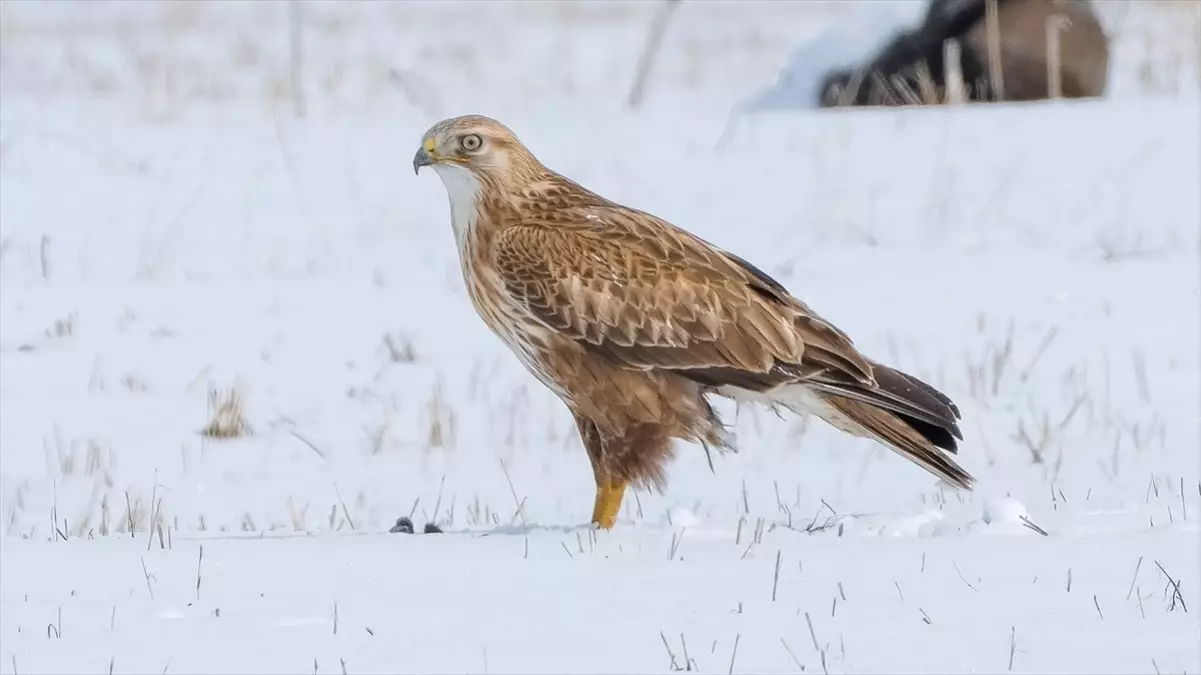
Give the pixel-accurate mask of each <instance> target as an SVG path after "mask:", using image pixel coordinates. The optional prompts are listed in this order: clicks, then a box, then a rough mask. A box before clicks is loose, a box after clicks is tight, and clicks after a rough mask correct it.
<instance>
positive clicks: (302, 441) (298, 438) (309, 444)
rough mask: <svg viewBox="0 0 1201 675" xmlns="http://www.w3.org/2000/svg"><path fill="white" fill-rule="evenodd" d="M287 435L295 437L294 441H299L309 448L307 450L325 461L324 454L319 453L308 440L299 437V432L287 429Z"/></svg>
mask: <svg viewBox="0 0 1201 675" xmlns="http://www.w3.org/2000/svg"><path fill="white" fill-rule="evenodd" d="M288 433H290V434H292V435H293V436H295V437H296V440H298V441H300V442H301V443H304V444H305V445H307V446H309V449H310V450H312V451H313V452H315V453H317V456H318V457H320V458H321V459H325V453H324V452H321V450H320V449H319V448H318V447H317V446H316V445H314V444H313V442H312V441H310V440H309V439H307V438H305V437H304V436H301V435H300V433H299V432H297V431H296V430H295V429H288Z"/></svg>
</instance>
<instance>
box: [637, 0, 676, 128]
mask: <svg viewBox="0 0 1201 675" xmlns="http://www.w3.org/2000/svg"><path fill="white" fill-rule="evenodd" d="M679 4H680V0H664V2H663V4H662V5H660V6H659V11H658V13H657V14H655V18H654V20H653V21H652V22H651V27H650V31H649V32H648V33H647V36H646V43H645V44H644V45H643V47H642V56H641V57H639V59H638V70H637V71H635V73H634V84H633V86H632V87H630V95H629V97H627V99H626V104H627V105H629V106H630V107H631V108H637V107H638V106H639V105H641V104H642V98H643V96H644V95H645V94H646V83H647V80H648V79H649V78H650V73H651V70H652V69H653V68H654V65H655V57H656V56H657V55H658V53H659V45H660V44H661V43H662V42H663V34H664V33H666V32H667V24H668V21H669V20H670V19H671V15H672V12H673V11H674V10H675V9H676V7H677V6H679Z"/></svg>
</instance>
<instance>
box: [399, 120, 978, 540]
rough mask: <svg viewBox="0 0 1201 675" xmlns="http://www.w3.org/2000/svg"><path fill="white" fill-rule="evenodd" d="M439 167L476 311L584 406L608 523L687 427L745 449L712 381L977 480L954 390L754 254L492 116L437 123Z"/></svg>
mask: <svg viewBox="0 0 1201 675" xmlns="http://www.w3.org/2000/svg"><path fill="white" fill-rule="evenodd" d="M425 166H428V167H431V168H432V169H433V170H434V171H435V172H437V174H438V177H439V178H441V179H442V183H443V184H444V185H445V187H446V191H447V194H448V196H449V198H450V220H451V226H452V228H453V230H454V236H455V242H456V244H457V245H458V250H459V260H460V263H461V267H462V272H463V279H464V282H465V284H466V288H467V292H468V295H469V297H470V298H471V302H472V304H473V305H474V307H475V309H476V311H477V312H478V313H479V315H480V317H481V318H482V319H483V320H484V322H485V323H486V324H487V325H488V327H489V328H490V329H491V330H492V332H494V333H495V334H496V335H497V336H498V337H499V338H500V339H501V340H502V341H503V342H504V343H505V344H506V345H507V346H508V347H509V348H510V349H511V350H512V351H513V352H514V353H515V354H516V356H517V358H518V359H519V360H520V361H521V363H522V364H523V365H524V366H525V368H526V369H527V370H528V371H529V372H530V373H531V374H532V375H533V376H534V377H535V378H537V379H538V380H539V381H540V382H542V384H544V385H545V386H547V387H548V388H550V389H551V390H552V391H554V392H555V394H557V395H558V396H559V397H560V399H562V401H563V402H564V403H565V404H566V405H567V408H568V409H569V410H570V411H571V414H572V415H573V416H574V417H575V423H576V426H577V428H578V430H579V434H580V437H581V440H582V441H583V445H584V447H585V449H586V450H587V453H588V458H589V460H591V463H592V471H593V475H594V477H595V479H596V498H595V501H594V506H593V511H592V522H593V523H594V524H595V525H596V526H598V527H600V528H602V529H609V528H612V527H613V525H614V523H615V521H616V519H617V513H618V510H619V509H620V508H621V503H622V498H623V495H624V494H625V490H626V488H627V487H629V486H631V485H633V486H636V487H653V488H657V489H662V488H663V486H664V465H665V464H666V462H667V461H668V460H669V459H670V458H671V456H672V454H673V450H672V441H673V439H680V440H684V441H688V442H694V443H699V444H701V445H703V446H704V447H705V450H706V452H709V451H710V450H711V449H716V450H718V451H726V450H733V449H734V448H733V444H732V441H733V437H732V435H731V434H729V433H728V432H727V431H726V429H725V427H724V426H723V424H722V422H721V420H720V419H719V417H718V415H717V414H716V412H715V411H714V410H713V408H712V407H711V406H710V403H709V401H708V400H707V399H708V397H709V396H712V395H716V396H722V397H726V398H732V399H735V400H739V399H741V400H747V401H753V402H758V403H762V404H766V405H769V406H773V407H782V408H785V409H788V410H791V411H793V412H796V413H798V414H806V413H808V414H812V415H816V416H817V417H819V418H821V419H823V420H825V421H826V422H827V423H829V424H831V425H832V426H834V427H836V428H837V429H840V430H842V431H845V432H848V433H850V434H853V435H856V436H860V437H866V438H871V439H874V440H876V441H878V442H880V443H882V444H883V445H885V446H887V447H889V448H891V449H892V450H894V451H896V452H897V453H899V454H900V455H901V456H903V457H905V458H907V459H909V460H911V461H913V462H914V463H916V464H918V465H919V466H921V467H922V468H924V469H926V470H927V471H929V472H931V473H932V474H934V475H935V476H938V477H939V478H941V479H943V480H944V481H946V482H947V483H949V484H951V485H953V486H955V487H958V488H961V489H970V488H971V486H972V483H973V478H972V477H971V476H970V475H969V474H968V473H967V472H966V471H964V470H963V469H962V468H960V467H959V465H958V464H956V463H955V461H954V459H953V458H952V457H951V455H954V454H957V452H958V449H957V444H956V439H959V440H962V439H963V436H962V434H961V432H960V430H959V426H958V420H959V418H960V415H959V410H958V408H956V406H955V404H954V403H953V402H951V400H950V399H949V398H947V396H945V395H944V394H942V393H941V392H939V391H938V390H936V389H935V388H933V387H931V386H930V385H928V384H926V383H925V382H922V381H921V380H919V379H917V378H916V377H913V376H912V375H908V374H905V373H903V372H901V371H899V370H896V369H893V368H889V367H888V366H885V365H882V364H880V363H876V362H875V361H872V360H871V359H869V358H868V357H867V356H865V355H863V354H861V353H860V352H859V351H858V350H857V349H856V348H855V346H854V345H853V344H852V342H851V339H850V338H849V337H848V336H847V335H846V334H845V333H843V332H842V331H841V330H839V329H838V328H836V327H835V326H833V325H832V324H830V323H829V322H827V321H825V320H824V319H822V318H821V317H820V316H818V315H817V314H816V313H815V312H814V311H813V310H812V309H810V308H809V307H808V306H807V305H805V303H803V302H801V301H800V300H798V299H797V298H795V297H793V296H792V295H791V294H790V293H789V292H788V290H787V289H786V288H784V286H783V285H781V284H780V283H779V282H777V281H776V280H774V279H772V278H771V277H770V276H768V275H767V274H765V273H764V272H763V271H762V270H760V269H758V268H757V267H755V266H754V265H752V264H751V263H749V262H747V261H746V260H743V259H742V258H740V257H738V256H736V255H734V254H733V253H729V252H727V251H724V250H722V249H720V248H718V247H716V246H714V245H713V244H710V243H708V242H706V241H704V240H702V239H700V238H699V237H696V236H694V235H692V234H690V233H689V232H687V231H685V230H683V229H681V228H679V227H676V226H675V225H672V224H671V223H668V222H667V221H665V220H663V219H661V218H658V217H656V216H654V215H651V214H650V213H646V212H644V211H639V210H637V209H634V208H630V207H627V206H623V205H621V204H617V203H615V202H612V201H610V200H608V199H605V198H604V197H601V196H600V195H598V194H596V193H594V192H592V191H590V190H588V189H586V188H584V187H582V186H581V185H579V184H577V183H575V182H573V181H572V180H570V179H568V178H566V177H564V176H563V175H561V174H558V173H556V172H554V171H552V170H551V169H549V168H547V167H546V166H545V165H543V164H542V163H541V162H540V161H538V159H537V158H535V157H534V155H533V154H532V153H531V152H530V151H529V150H528V149H527V148H526V147H525V146H524V145H523V144H522V143H521V141H519V140H518V138H517V136H516V135H515V134H514V133H513V132H512V131H511V130H510V129H509V128H508V127H506V126H504V125H503V124H501V123H500V122H498V121H496V120H494V119H491V118H488V117H483V116H479V115H468V116H462V117H455V118H451V119H447V120H443V121H441V122H438V123H437V124H435V125H434V126H432V127H431V128H430V129H429V130H428V131H427V132H426V133H425V136H424V137H423V138H422V141H421V147H420V148H419V149H418V150H417V154H416V155H415V156H414V157H413V170H414V172H415V173H416V172H419V171H420V169H421V168H422V167H425Z"/></svg>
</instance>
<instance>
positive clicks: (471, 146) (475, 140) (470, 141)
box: [459, 134, 484, 152]
mask: <svg viewBox="0 0 1201 675" xmlns="http://www.w3.org/2000/svg"><path fill="white" fill-rule="evenodd" d="M459 143H461V144H462V145H463V149H464V150H466V151H467V152H475V151H476V150H479V149H480V146H481V145H483V144H484V141H483V139H481V138H480V137H479V136H478V135H476V134H467V135H466V136H464V137H463V139H462V140H460V141H459Z"/></svg>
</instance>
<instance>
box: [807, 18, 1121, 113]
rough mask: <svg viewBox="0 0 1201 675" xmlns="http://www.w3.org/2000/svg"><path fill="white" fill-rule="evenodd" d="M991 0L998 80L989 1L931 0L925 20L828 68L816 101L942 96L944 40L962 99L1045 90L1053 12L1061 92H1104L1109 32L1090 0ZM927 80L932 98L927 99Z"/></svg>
mask: <svg viewBox="0 0 1201 675" xmlns="http://www.w3.org/2000/svg"><path fill="white" fill-rule="evenodd" d="M996 4H997V13H996V14H997V26H998V27H999V30H998V32H999V34H1000V40H999V42H1000V65H1001V68H1000V70H1001V78H1000V84H1001V85H1002V86H1001V87H995V86H994V83H993V82H992V80H991V78H990V77H989V61H988V45H989V35H988V34H989V22H988V21H987V18H986V17H987V2H986V1H985V0H931V1H930V6H929V9H928V10H927V12H926V17H925V19H924V21H923V22H922V24H921V25H920V26H918V27H917V28H915V29H912V30H909V31H905V32H903V33H901V34H899V35H897V36H896V37H894V38H893V40H892V42H890V43H889V44H888V45H887V46H885V47H884V48H883V49H882V50H880V51H879V52H878V53H877V55H876V56H875V58H873V59H872V60H871V61H870V62H869V63H867V64H866V65H864V66H860V67H857V68H853V69H844V70H839V71H835V72H832V73H830V74H829V75H827V76H826V78H825V80H824V81H823V83H822V86H821V88H820V90H819V93H818V96H819V103H820V105H821V107H823V108H829V107H836V106H848V105H849V106H871V105H914V104H918V103H921V104H931V103H940V102H943V101H945V100H946V98H947V96H946V70H945V63H944V43H945V42H946V41H948V40H955V41H957V42H958V43H959V44H960V70H961V72H962V76H963V85H964V92H963V93H964V100H967V101H1035V100H1041V99H1046V98H1050V97H1051V92H1050V82H1049V78H1048V70H1047V64H1048V60H1049V54H1050V53H1053V48H1051V47H1050V46H1049V43H1048V31H1047V25H1048V22H1050V21H1053V20H1054V19H1053V18H1052V17H1054V16H1055V15H1061V16H1062V17H1064V18H1066V19H1067V22H1066V23H1065V24H1064V25H1062V26H1061V27H1060V29H1059V55H1060V73H1061V75H1060V79H1061V94H1062V96H1063V97H1064V98H1086V97H1094V96H1101V95H1103V94H1104V93H1105V86H1106V83H1107V80H1108V73H1109V39H1108V37H1107V36H1106V34H1105V31H1104V29H1103V28H1102V27H1101V24H1100V22H1099V21H1098V20H1097V17H1096V15H1095V14H1094V13H1093V8H1092V4H1091V2H1089V0H996ZM897 80H899V83H898V82H897ZM923 80H925V81H924V82H923ZM931 85H933V92H934V93H935V94H936V95H937V101H931V100H928V99H929V93H930V91H931ZM998 89H1001V91H998ZM923 92H925V94H923ZM915 99H916V100H915Z"/></svg>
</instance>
